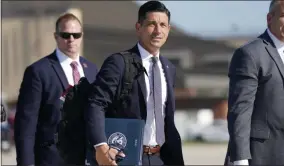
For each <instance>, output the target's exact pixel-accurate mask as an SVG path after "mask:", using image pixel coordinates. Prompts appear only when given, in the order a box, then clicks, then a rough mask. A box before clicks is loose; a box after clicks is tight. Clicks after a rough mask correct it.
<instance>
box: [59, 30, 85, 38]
mask: <svg viewBox="0 0 284 166" xmlns="http://www.w3.org/2000/svg"><path fill="white" fill-rule="evenodd" d="M57 34H58V35H59V36H60V37H61V38H63V39H70V37H71V35H72V36H73V38H74V39H79V38H80V37H82V32H81V33H68V32H58V33H57Z"/></svg>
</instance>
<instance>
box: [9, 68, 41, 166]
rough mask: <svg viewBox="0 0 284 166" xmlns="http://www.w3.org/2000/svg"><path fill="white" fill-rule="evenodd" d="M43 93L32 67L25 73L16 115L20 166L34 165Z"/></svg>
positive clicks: (38, 78)
mask: <svg viewBox="0 0 284 166" xmlns="http://www.w3.org/2000/svg"><path fill="white" fill-rule="evenodd" d="M41 92H42V83H41V80H40V77H39V73H38V71H36V70H35V69H34V68H33V67H31V66H30V67H28V68H27V69H26V70H25V72H24V77H23V81H22V83H21V87H20V93H19V97H18V102H17V110H16V115H15V131H14V132H15V133H14V135H15V136H14V137H15V145H16V152H17V162H18V165H31V164H34V145H35V133H36V127H37V120H38V113H39V109H40V103H41Z"/></svg>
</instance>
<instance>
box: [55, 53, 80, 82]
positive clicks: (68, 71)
mask: <svg viewBox="0 0 284 166" xmlns="http://www.w3.org/2000/svg"><path fill="white" fill-rule="evenodd" d="M56 56H57V58H58V60H59V63H60V65H61V67H62V69H63V71H64V73H65V76H66V78H67V80H68V83H69V85H72V86H74V79H73V69H72V67H71V65H70V64H71V63H72V62H73V61H76V62H77V63H78V66H77V67H78V71H79V73H80V77H81V78H82V77H84V76H85V75H84V70H83V67H82V65H81V63H80V56H77V58H76V59H75V60H73V59H71V58H69V57H68V56H67V55H65V54H64V53H63V52H62V51H60V50H59V49H58V48H56Z"/></svg>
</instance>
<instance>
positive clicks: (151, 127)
mask: <svg viewBox="0 0 284 166" xmlns="http://www.w3.org/2000/svg"><path fill="white" fill-rule="evenodd" d="M137 45H138V49H139V52H140V55H141V59H142V65H143V67H144V68H145V69H146V72H147V74H146V73H145V74H144V75H145V83H146V92H147V93H146V109H147V118H146V124H145V128H144V137H143V144H144V145H148V146H154V145H157V141H156V124H155V114H154V99H153V96H154V95H151V93H152V92H151V87H152V85H151V86H150V84H152V82H153V81H152V65H153V63H152V60H151V57H153V55H151V54H150V53H149V52H148V51H146V50H145V49H144V48H143V47H142V46H141V45H140V44H139V43H138V44H137ZM156 57H158V58H159V53H158V54H157V55H156ZM157 63H158V64H157V65H158V67H159V68H160V72H161V74H160V75H161V82H162V85H161V86H162V103H163V112H162V115H163V118H165V103H166V100H167V82H166V77H165V72H164V70H163V67H162V63H161V61H160V60H159V61H158V62H157ZM147 75H148V76H147ZM162 126H164V121H163V124H162ZM162 140H163V142H164V141H165V135H163V138H162Z"/></svg>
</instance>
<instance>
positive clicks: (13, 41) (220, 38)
mask: <svg viewBox="0 0 284 166" xmlns="http://www.w3.org/2000/svg"><path fill="white" fill-rule="evenodd" d="M143 2H145V1H139V2H135V1H50V2H48V1H2V4H1V12H2V26H1V28H2V32H1V44H2V45H1V46H2V48H1V55H2V57H1V98H2V101H3V104H4V105H5V107H7V109H8V110H9V117H8V119H7V121H6V122H4V123H2V125H1V129H2V130H1V133H2V134H1V135H2V138H1V143H2V144H1V149H2V158H1V159H2V161H1V163H2V164H3V165H13V164H14V165H15V164H16V156H15V148H14V145H13V120H14V113H15V111H16V110H15V103H16V102H17V96H18V91H19V86H20V83H21V81H22V77H23V72H24V69H25V68H26V67H27V66H28V65H29V64H31V63H33V62H34V61H36V60H38V59H40V58H42V57H43V56H46V55H48V54H50V53H51V52H53V51H54V49H55V41H54V38H53V32H54V29H55V21H56V19H57V18H58V17H59V15H60V14H62V13H64V12H66V11H70V12H72V13H73V14H75V15H76V16H77V17H79V18H80V19H81V21H82V23H83V28H84V40H83V47H82V50H81V54H82V56H84V57H86V58H87V59H89V60H91V61H93V62H94V63H96V64H97V65H98V66H99V67H100V66H101V64H102V62H103V61H104V59H105V58H106V57H107V56H108V55H110V54H112V53H114V52H118V51H121V50H125V49H128V48H131V47H132V46H134V45H135V43H136V36H135V27H134V25H135V22H136V21H137V17H138V14H137V13H138V9H139V6H140V5H141V4H142V3H143ZM164 3H165V5H166V6H167V7H168V8H169V9H170V11H171V14H172V18H171V24H172V30H171V32H170V35H169V39H168V41H167V43H166V44H165V46H164V47H163V49H162V50H161V54H162V55H163V56H166V57H167V58H169V59H170V60H171V61H172V62H173V63H174V64H175V65H176V67H177V78H176V85H177V86H176V89H175V91H176V115H175V119H176V125H177V127H178V130H179V132H180V134H181V137H182V140H183V154H184V159H185V164H187V165H195V164H200V165H202V164H203V165H204V164H212V165H213V164H223V161H224V157H225V153H226V148H227V141H228V138H229V135H228V131H227V121H226V115H227V89H228V77H227V69H228V63H229V61H230V58H231V56H232V54H233V52H234V50H235V49H236V48H237V47H239V46H241V45H243V44H245V43H246V42H248V41H250V40H252V39H253V38H255V37H257V36H258V35H260V34H261V33H263V32H264V30H265V28H266V13H267V11H268V7H269V1H164Z"/></svg>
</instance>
